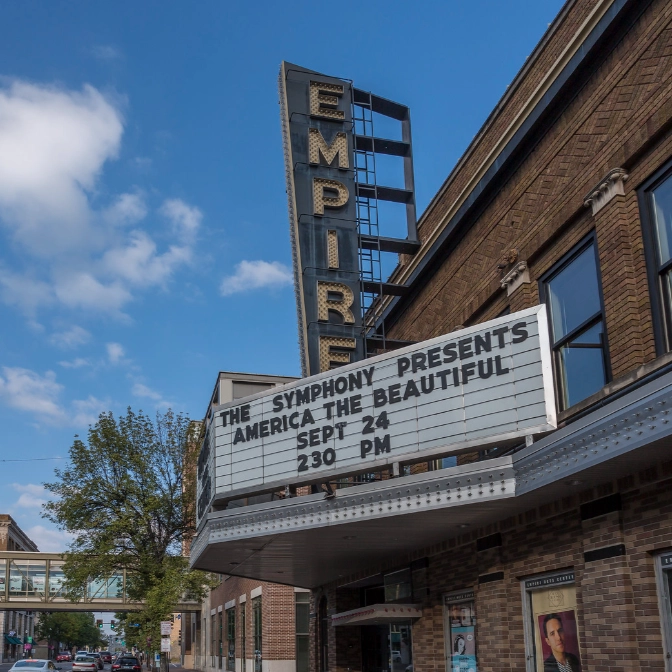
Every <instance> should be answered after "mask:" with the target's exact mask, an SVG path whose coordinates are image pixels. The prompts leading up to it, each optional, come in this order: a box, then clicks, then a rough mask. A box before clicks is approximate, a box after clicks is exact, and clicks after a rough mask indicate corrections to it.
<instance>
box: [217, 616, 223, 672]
mask: <svg viewBox="0 0 672 672" xmlns="http://www.w3.org/2000/svg"><path fill="white" fill-rule="evenodd" d="M217 631H218V635H217V656H218V658H219V660H218V663H217V667H219V669H220V670H221V669H222V660H223V658H224V614H223V613H222V612H221V611H220V612H219V614H218V615H217Z"/></svg>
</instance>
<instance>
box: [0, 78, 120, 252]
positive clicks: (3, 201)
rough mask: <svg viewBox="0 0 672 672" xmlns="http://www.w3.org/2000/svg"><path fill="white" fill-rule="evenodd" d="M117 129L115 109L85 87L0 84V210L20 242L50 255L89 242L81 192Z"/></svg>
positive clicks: (113, 149) (114, 146) (112, 148)
mask: <svg viewBox="0 0 672 672" xmlns="http://www.w3.org/2000/svg"><path fill="white" fill-rule="evenodd" d="M122 132H123V124H122V118H121V113H120V112H119V110H118V109H117V107H116V106H115V105H113V104H112V103H111V102H110V101H109V100H108V99H106V98H105V96H103V95H102V94H101V93H100V92H99V91H98V90H97V89H95V88H93V87H92V86H88V85H85V86H84V87H83V89H82V90H81V91H64V90H61V89H57V88H55V87H49V86H37V85H34V84H29V83H26V82H21V81H14V82H11V83H10V84H9V86H7V87H6V88H4V89H0V215H1V216H2V222H3V224H4V225H5V226H6V227H7V228H9V229H10V231H11V233H12V234H13V237H14V239H15V240H16V241H17V242H18V243H20V244H21V246H22V247H24V248H25V249H26V250H28V251H29V252H30V253H32V254H34V255H36V256H39V257H43V258H51V257H53V256H54V255H55V254H57V253H63V252H66V251H72V250H77V249H81V247H82V246H85V247H87V246H89V245H90V244H91V235H92V234H93V233H94V231H93V230H92V227H91V226H90V224H91V212H90V209H89V204H88V199H87V191H90V190H91V189H93V187H94V186H95V183H96V178H97V177H98V175H99V173H100V170H101V168H102V166H103V164H104V163H105V161H107V160H108V159H111V158H114V157H116V155H117V153H118V151H119V145H120V141H121V135H122Z"/></svg>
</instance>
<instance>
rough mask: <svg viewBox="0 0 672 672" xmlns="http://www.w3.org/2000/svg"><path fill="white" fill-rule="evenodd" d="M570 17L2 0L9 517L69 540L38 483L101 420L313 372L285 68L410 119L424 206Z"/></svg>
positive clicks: (1, 281) (4, 484)
mask: <svg viewBox="0 0 672 672" xmlns="http://www.w3.org/2000/svg"><path fill="white" fill-rule="evenodd" d="M561 4H562V3H561V1H560V0H507V2H501V1H495V0H472V1H471V2H458V1H457V0H443V1H433V0H420V1H419V2H414V3H409V2H404V3H402V2H396V1H394V0H387V1H385V2H383V1H375V0H374V1H369V2H363V1H360V2H348V1H346V2H340V3H333V2H332V3H327V2H304V1H299V0H289V1H288V2H283V3H279V2H269V1H266V0H264V1H261V2H254V3H252V2H234V1H227V2H225V1H220V2H209V1H202V2H198V3H184V2H176V1H172V0H171V1H168V2H166V1H165V0H164V1H162V2H158V1H151V0H145V1H143V2H141V3H138V2H130V1H125V0H116V1H115V2H108V3H100V2H98V3H92V2H81V1H77V0H73V1H72V2H67V3H66V2H47V1H46V0H45V1H43V2H37V1H30V0H29V1H27V2H16V3H5V4H4V5H3V25H2V29H1V38H2V39H0V64H1V65H0V241H1V242H0V320H1V323H2V329H1V330H0V422H1V423H2V428H3V432H2V438H1V439H0V442H1V443H0V512H9V513H11V514H12V515H13V516H14V517H15V518H16V520H17V521H18V522H19V524H20V525H21V526H22V527H23V529H24V530H26V531H28V533H29V534H30V535H31V536H32V537H33V538H34V540H35V541H36V543H37V544H38V545H39V546H40V548H41V549H42V550H59V549H61V548H63V546H64V542H65V541H67V540H66V539H65V537H64V536H63V535H62V534H60V533H57V532H56V531H54V530H53V529H52V528H51V527H50V526H49V525H48V524H47V523H46V522H45V521H44V520H42V519H41V518H40V504H41V502H42V501H43V500H44V497H45V494H44V491H43V489H42V486H41V485H40V484H41V483H42V482H44V481H46V480H49V479H50V478H51V475H52V474H53V469H54V467H55V466H58V465H62V464H63V460H62V459H61V460H57V459H53V458H58V457H60V458H62V457H64V456H66V455H67V450H68V448H69V446H70V445H71V443H72V437H73V435H74V434H75V433H80V434H82V433H86V429H87V427H88V424H89V423H90V422H93V421H94V420H95V418H96V416H97V414H98V413H100V412H101V411H105V410H112V411H114V412H115V413H121V412H123V410H124V409H125V408H126V407H127V406H128V405H130V406H132V407H133V408H134V409H143V410H144V411H146V412H149V413H154V412H155V411H156V410H157V409H160V410H165V408H167V407H169V406H170V407H172V408H173V409H175V410H179V411H183V412H185V413H186V414H188V415H189V416H190V417H193V418H200V417H201V416H202V414H203V412H204V410H205V408H206V405H207V402H208V399H209V395H210V392H211V389H212V387H213V385H214V381H215V376H216V374H217V371H219V370H237V371H250V372H258V373H275V374H283V375H298V373H299V362H298V348H297V336H296V318H295V307H294V297H293V289H292V286H291V282H290V271H289V266H290V263H291V259H290V247H289V235H288V221H287V202H286V196H285V185H284V168H283V156H282V145H281V137H280V122H279V109H278V103H277V74H278V68H279V64H280V62H281V61H282V60H283V59H284V60H288V61H290V62H293V63H297V64H300V65H304V66H306V67H308V68H312V69H314V70H317V71H321V72H324V73H327V74H331V75H334V76H341V77H344V78H349V79H352V80H354V82H355V85H356V86H357V87H359V88H362V89H367V90H371V91H374V92H375V93H377V94H379V95H382V96H384V97H386V98H391V99H393V100H398V101H399V102H402V103H404V104H407V105H409V106H410V108H411V114H412V122H413V145H414V155H415V171H416V175H415V178H416V189H417V201H418V213H419V214H420V213H421V212H422V210H423V209H424V207H425V206H426V205H427V203H428V202H429V200H430V199H431V197H432V195H433V194H434V193H435V192H436V190H437V189H438V188H439V187H440V185H441V183H442V182H443V181H444V179H445V178H446V176H447V175H448V173H449V172H450V170H451V168H452V167H453V166H454V165H455V162H456V161H457V159H458V158H459V157H460V155H461V154H462V152H463V151H464V150H465V149H466V147H467V145H468V144H469V142H470V141H471V139H472V138H473V136H474V135H475V134H476V132H477V131H478V129H479V128H480V126H481V124H482V123H483V122H484V121H485V119H486V117H487V115H488V114H489V112H490V110H491V109H492V108H493V106H494V105H495V103H496V102H497V100H498V99H499V98H500V97H501V95H502V94H503V93H504V91H505V90H506V87H507V85H508V84H509V83H510V82H511V81H512V79H513V77H514V76H515V74H516V72H517V71H518V70H519V69H520V67H521V66H522V64H523V62H524V60H525V58H526V57H527V55H528V54H529V53H530V52H531V50H532V49H533V48H534V45H535V44H536V43H537V42H538V41H539V39H540V38H541V36H542V35H543V33H544V31H545V30H546V29H547V26H548V24H549V23H550V22H551V21H552V20H553V18H554V17H555V15H556V13H557V12H558V11H559V9H560V7H561ZM44 458H48V459H44ZM1 460H6V461H1ZM15 460H21V461H15Z"/></svg>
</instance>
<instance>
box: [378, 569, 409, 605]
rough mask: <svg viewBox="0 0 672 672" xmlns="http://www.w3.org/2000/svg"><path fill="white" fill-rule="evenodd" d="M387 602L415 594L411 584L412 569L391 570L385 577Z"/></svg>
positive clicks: (407, 597) (400, 599)
mask: <svg viewBox="0 0 672 672" xmlns="http://www.w3.org/2000/svg"><path fill="white" fill-rule="evenodd" d="M384 584H385V602H400V601H403V600H407V599H409V598H410V597H411V596H412V595H413V589H412V586H411V570H410V569H402V570H400V571H398V572H391V573H390V574H386V575H385V577H384Z"/></svg>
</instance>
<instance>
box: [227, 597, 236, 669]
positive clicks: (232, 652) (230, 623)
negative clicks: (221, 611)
mask: <svg viewBox="0 0 672 672" xmlns="http://www.w3.org/2000/svg"><path fill="white" fill-rule="evenodd" d="M226 645H227V646H226V669H227V670H228V672H236V608H235V607H233V609H227V610H226Z"/></svg>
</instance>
